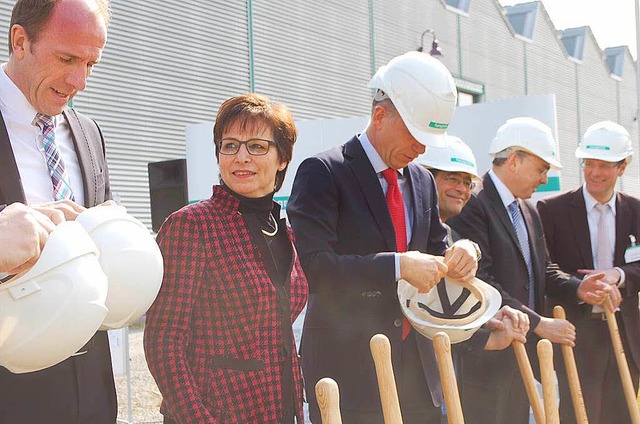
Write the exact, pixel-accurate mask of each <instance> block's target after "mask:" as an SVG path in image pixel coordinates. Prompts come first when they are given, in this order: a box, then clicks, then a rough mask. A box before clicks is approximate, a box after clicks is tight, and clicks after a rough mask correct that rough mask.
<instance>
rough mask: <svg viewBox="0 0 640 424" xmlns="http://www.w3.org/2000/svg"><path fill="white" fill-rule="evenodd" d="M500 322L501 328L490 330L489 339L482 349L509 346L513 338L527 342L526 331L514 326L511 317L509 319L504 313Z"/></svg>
mask: <svg viewBox="0 0 640 424" xmlns="http://www.w3.org/2000/svg"><path fill="white" fill-rule="evenodd" d="M492 319H494V318H492ZM500 322H501V324H502V327H503V328H502V329H501V330H494V331H491V334H490V335H489V339H488V340H487V343H486V344H485V345H484V350H502V349H506V348H507V347H509V346H511V343H512V342H513V341H514V340H515V341H517V342H521V343H526V342H527V338H526V332H522V331H521V330H520V329H518V328H515V327H514V325H513V323H512V322H511V319H509V316H507V315H505V316H504V317H503V318H502V320H501V321H500Z"/></svg>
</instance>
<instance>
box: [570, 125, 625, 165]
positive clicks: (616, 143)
mask: <svg viewBox="0 0 640 424" xmlns="http://www.w3.org/2000/svg"><path fill="white" fill-rule="evenodd" d="M631 155H633V145H632V144H631V137H630V136H629V132H628V131H627V130H626V129H625V128H624V127H623V126H622V125H619V124H616V123H615V122H611V121H602V122H597V123H595V124H593V125H591V126H590V127H589V128H587V131H585V133H584V136H583V137H582V141H580V144H579V145H578V148H577V149H576V157H577V158H578V159H598V160H603V161H606V162H620V161H621V160H623V159H626V158H628V157H630V156H631Z"/></svg>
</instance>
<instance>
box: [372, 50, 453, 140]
mask: <svg viewBox="0 0 640 424" xmlns="http://www.w3.org/2000/svg"><path fill="white" fill-rule="evenodd" d="M369 87H371V88H376V89H378V91H377V92H376V94H375V96H374V99H376V100H378V101H379V100H383V99H384V98H387V97H388V98H389V99H390V100H391V102H392V103H393V105H394V106H395V108H396V109H397V110H398V113H399V114H400V117H401V118H402V121H403V122H404V124H405V125H406V127H407V129H408V130H409V132H410V133H411V135H412V136H413V137H414V138H415V139H416V140H418V141H419V142H420V143H422V144H424V145H425V146H436V147H437V146H444V138H443V135H444V132H445V131H446V130H447V127H448V126H449V122H450V121H451V116H452V115H453V110H454V109H455V106H456V98H457V95H458V92H457V91H456V85H455V83H454V82H453V77H452V76H451V73H450V72H449V70H448V69H447V68H446V67H445V66H444V65H443V64H442V63H441V62H440V61H439V60H437V59H434V58H433V57H431V56H429V55H428V54H426V53H420V52H409V53H405V54H403V55H401V56H397V57H395V58H393V59H391V61H389V63H388V64H386V65H384V66H381V67H380V68H378V71H377V72H376V74H375V75H374V76H373V78H371V81H369Z"/></svg>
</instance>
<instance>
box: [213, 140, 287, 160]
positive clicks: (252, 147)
mask: <svg viewBox="0 0 640 424" xmlns="http://www.w3.org/2000/svg"><path fill="white" fill-rule="evenodd" d="M272 144H276V143H275V142H274V141H271V140H266V139H264V138H250V139H249V140H244V141H243V140H236V139H235V138H230V137H227V138H223V139H222V140H220V141H219V142H218V151H219V152H220V154H221V155H235V154H237V153H238V152H239V151H240V147H241V146H242V145H245V147H246V148H247V152H249V154H250V155H253V156H264V155H266V154H267V153H269V146H271V145H272Z"/></svg>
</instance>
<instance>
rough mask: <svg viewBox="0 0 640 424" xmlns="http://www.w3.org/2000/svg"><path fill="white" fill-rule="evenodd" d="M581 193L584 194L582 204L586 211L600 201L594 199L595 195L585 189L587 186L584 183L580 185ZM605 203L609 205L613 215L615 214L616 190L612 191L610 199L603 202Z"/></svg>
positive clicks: (589, 210)
mask: <svg viewBox="0 0 640 424" xmlns="http://www.w3.org/2000/svg"><path fill="white" fill-rule="evenodd" d="M582 195H583V196H584V204H585V206H586V208H587V213H589V212H591V211H592V210H593V208H594V206H595V205H597V204H598V203H600V202H598V201H597V200H596V199H595V197H593V196H592V195H591V193H589V191H588V190H587V186H586V185H585V184H583V185H582ZM605 205H609V207H610V208H611V212H613V216H616V192H615V191H614V192H613V195H612V196H611V199H609V201H608V202H605Z"/></svg>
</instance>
